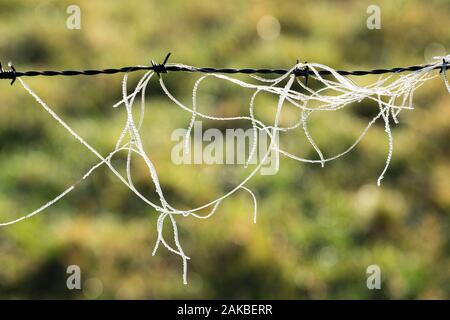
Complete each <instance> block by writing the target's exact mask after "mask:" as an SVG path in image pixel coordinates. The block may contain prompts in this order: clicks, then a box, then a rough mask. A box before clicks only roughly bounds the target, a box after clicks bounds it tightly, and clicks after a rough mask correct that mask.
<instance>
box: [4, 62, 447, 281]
mask: <svg viewBox="0 0 450 320" xmlns="http://www.w3.org/2000/svg"><path fill="white" fill-rule="evenodd" d="M449 58H450V56H446V57H436V59H437V62H436V64H433V65H430V66H429V67H427V68H424V69H422V70H418V71H415V72H412V73H409V74H407V75H400V74H394V75H389V76H384V75H383V76H380V77H379V78H378V80H377V81H375V82H374V83H372V84H370V85H366V86H362V85H359V84H356V83H355V82H353V81H352V80H350V79H349V78H347V77H345V76H342V75H340V74H338V73H337V72H336V71H335V70H334V69H332V68H330V67H328V66H325V65H322V64H318V63H299V64H297V65H295V66H294V67H292V68H291V69H290V70H289V71H288V72H287V73H286V74H284V75H282V76H280V77H278V78H276V79H267V78H262V77H257V76H253V75H251V76H250V77H252V78H253V80H254V82H256V83H249V82H244V81H241V80H238V79H235V78H232V77H230V76H226V75H221V74H206V75H204V76H202V77H201V78H200V79H198V80H197V82H196V83H195V85H194V87H193V92H192V105H191V106H187V105H185V104H183V103H182V102H180V101H179V100H178V99H177V98H175V97H174V96H173V95H172V94H171V93H170V91H169V90H168V88H167V87H166V85H165V83H164V80H163V77H159V84H160V86H161V88H162V90H163V91H164V93H165V94H166V95H167V97H168V98H169V99H170V100H171V101H172V102H174V103H175V104H176V105H177V106H179V107H180V108H181V109H183V110H185V111H187V112H189V113H191V115H192V117H191V121H190V124H189V126H188V130H187V133H186V137H185V139H184V142H185V143H186V144H188V143H189V139H190V135H191V134H190V133H191V130H192V128H193V126H194V122H195V120H196V119H197V118H203V119H208V120H218V121H230V120H245V121H249V122H250V123H251V125H252V130H253V133H254V134H253V141H252V145H251V149H250V154H249V156H248V158H247V161H246V165H248V164H249V163H250V160H251V159H252V157H253V156H254V154H255V151H256V146H257V143H258V141H257V139H258V135H257V134H256V133H257V132H258V131H264V132H265V133H266V134H267V135H268V137H269V138H270V144H269V148H268V149H267V152H266V153H265V154H264V156H263V157H261V159H260V161H259V162H257V164H256V166H255V168H254V169H253V170H252V171H251V172H250V173H249V174H248V176H247V177H246V178H245V179H243V180H242V181H241V182H240V183H239V184H237V185H236V186H235V187H234V188H232V189H231V190H230V191H228V192H227V193H225V194H223V195H222V196H220V197H218V198H217V199H215V200H213V201H210V202H208V203H205V204H203V205H201V206H199V207H196V208H192V209H189V210H180V209H177V208H175V207H173V206H172V205H170V204H169V202H168V201H167V200H166V198H165V196H164V191H163V189H162V188H161V185H160V182H159V177H158V173H157V171H156V169H155V166H154V164H153V162H152V160H151V157H150V156H149V155H148V153H147V152H146V150H145V149H144V147H143V143H142V138H141V135H140V129H141V127H142V123H143V119H144V114H145V100H146V95H145V91H146V88H147V86H148V84H149V81H150V80H151V79H152V77H153V76H154V74H155V73H154V72H153V71H149V72H147V73H145V74H144V76H143V77H142V78H141V79H140V80H139V82H138V83H137V85H136V87H135V88H134V89H133V90H132V92H131V93H129V92H128V88H127V80H128V74H125V76H124V78H123V82H122V95H123V98H122V99H121V100H120V101H119V102H117V103H116V104H115V105H114V106H113V107H114V108H118V107H121V108H123V109H124V111H125V112H126V114H127V119H126V122H125V124H124V127H123V130H122V132H121V134H120V136H119V138H118V140H117V143H116V146H115V148H114V150H112V151H111V152H110V153H109V154H108V155H106V156H102V155H101V154H100V153H99V152H98V151H97V150H96V149H95V148H94V147H93V146H91V145H90V144H89V143H88V142H87V141H86V140H84V139H83V138H82V137H81V136H80V135H79V134H78V133H76V132H75V131H74V130H73V129H72V128H71V127H70V126H69V125H68V124H67V123H66V122H64V120H62V118H61V117H60V116H59V115H57V114H56V113H55V112H54V111H53V110H52V109H51V108H50V107H49V106H48V105H47V104H46V103H45V102H44V101H43V100H42V99H41V98H40V97H39V96H38V95H37V94H36V93H35V92H34V91H33V90H32V89H31V88H30V87H29V86H28V85H27V84H26V83H25V82H24V81H23V80H22V79H21V78H19V79H18V81H19V82H20V83H21V84H22V86H23V87H24V88H25V90H26V91H27V92H28V93H29V94H30V95H31V96H33V97H34V99H35V100H36V101H37V102H38V103H39V104H40V105H41V106H42V107H43V108H44V110H45V111H47V112H48V113H49V114H50V115H51V116H52V117H53V119H54V120H56V121H57V122H58V123H59V124H60V125H61V126H62V127H64V128H65V129H66V130H67V131H68V132H69V133H70V134H71V135H72V136H73V137H75V138H76V139H77V140H78V141H79V142H80V143H81V144H82V145H84V146H85V147H86V148H87V149H88V150H89V151H90V152H92V153H93V154H94V155H95V156H96V157H97V158H98V159H99V160H100V161H99V162H98V163H97V164H95V165H94V166H92V167H91V168H90V169H89V170H88V171H87V172H86V173H85V174H84V176H83V177H82V178H81V179H80V180H79V181H77V182H76V183H74V184H73V185H71V186H70V187H68V188H67V189H66V190H64V191H63V192H62V193H61V194H60V195H58V196H57V197H55V198H54V199H52V200H51V201H49V202H47V203H46V204H44V205H43V206H41V207H40V208H38V209H37V210H35V211H33V212H31V213H29V214H27V215H24V216H22V217H20V218H18V219H16V220H13V221H9V222H5V223H1V224H0V226H7V225H11V224H14V223H17V222H19V221H22V220H25V219H28V218H31V217H33V216H34V215H36V214H38V213H40V212H42V211H43V210H45V209H46V208H48V207H50V206H51V205H53V204H54V203H55V202H57V201H58V200H60V199H61V198H63V197H64V196H66V195H67V194H68V193H70V192H71V191H73V190H74V189H75V187H76V186H77V185H78V184H79V183H81V182H82V181H83V180H85V179H86V178H87V177H89V176H90V175H91V174H92V172H94V170H96V169H97V168H98V167H100V166H102V165H106V166H107V167H108V168H109V169H110V170H111V171H112V172H113V173H114V175H115V176H116V177H117V178H118V179H119V180H120V181H121V182H122V183H123V184H124V185H125V186H126V187H127V188H129V189H130V190H131V191H132V192H133V193H134V194H136V195H137V196H138V197H139V198H140V199H141V200H142V201H144V202H145V203H146V204H147V205H149V206H150V207H152V208H153V209H154V210H155V211H156V212H157V213H158V215H159V216H158V220H157V240H156V244H155V247H154V250H153V255H155V254H156V252H157V250H158V248H159V247H160V245H161V244H162V245H163V246H164V247H165V248H166V249H167V250H169V251H171V252H173V253H174V254H176V255H178V256H180V258H181V259H182V265H183V283H184V284H187V261H188V260H189V259H190V258H189V257H188V256H187V255H186V254H185V252H184V250H183V248H182V246H181V245H180V241H179V237H178V227H177V222H176V217H180V216H181V217H188V216H192V217H195V218H198V219H207V218H209V217H211V216H212V215H214V213H215V212H216V211H217V208H218V206H219V205H220V204H221V202H222V201H223V200H225V199H226V198H228V197H230V196H231V195H233V194H234V193H236V192H237V191H239V190H244V191H246V192H248V193H249V194H250V195H251V197H252V199H253V205H254V212H253V216H254V222H256V214H257V200H256V197H255V195H254V193H253V192H252V191H251V190H250V189H248V188H247V187H246V184H247V183H248V182H249V180H250V179H251V178H252V177H253V176H254V175H255V174H256V173H258V171H259V170H260V168H261V166H262V165H263V163H264V162H265V161H266V159H267V157H268V156H269V154H270V153H271V152H275V166H276V169H278V167H279V165H280V160H279V157H280V155H283V156H286V157H288V158H291V159H294V160H297V161H300V162H307V163H320V164H321V165H322V166H324V165H325V163H326V162H329V161H332V160H336V159H338V158H340V157H342V156H343V155H345V154H346V153H348V152H350V151H351V150H352V149H353V148H355V146H356V145H357V144H358V143H359V142H360V141H361V140H362V138H363V137H364V136H365V134H366V133H367V131H368V130H369V128H370V127H371V126H372V125H373V124H374V123H375V122H376V121H377V120H379V119H381V120H382V121H383V122H384V126H385V131H386V135H387V139H388V145H389V148H388V153H387V157H386V164H385V166H384V168H383V170H382V171H381V174H380V175H379V178H378V181H377V184H378V185H380V183H381V180H382V179H383V177H384V174H385V173H386V171H387V169H388V166H389V163H390V161H391V157H392V153H393V148H394V139H393V136H392V132H391V124H392V123H395V124H397V123H398V116H399V114H400V112H401V111H403V110H412V109H413V95H414V92H415V90H416V89H417V88H419V87H420V86H422V85H423V84H424V83H425V82H426V81H428V80H430V79H433V78H435V77H436V76H438V74H436V73H435V72H433V69H434V68H435V67H436V66H438V65H439V64H440V63H441V61H442V59H445V60H444V61H448V60H449ZM172 65H176V66H180V67H184V68H188V69H189V68H192V67H190V66H186V65H181V64H172ZM297 68H300V69H302V68H309V70H311V71H312V72H313V73H314V75H312V76H311V77H312V78H314V79H315V80H316V81H318V82H320V84H321V86H320V89H317V90H313V89H311V88H309V87H307V86H306V85H304V84H303V83H302V82H301V81H299V80H298V79H297V78H296V76H295V74H294V71H295V70H298V69H297ZM319 70H327V71H329V72H330V74H331V75H330V76H329V77H327V79H325V78H324V77H322V76H321V75H320V74H319ZM433 73H434V74H433ZM440 74H441V75H442V77H443V79H444V83H445V85H446V87H447V90H448V91H449V93H450V85H449V82H448V80H447V78H446V73H445V70H442V72H441V73H440ZM210 77H215V78H217V79H221V80H225V81H228V82H230V83H232V84H235V85H238V86H240V87H242V88H245V89H248V90H251V91H253V92H254V93H253V95H252V96H251V99H250V101H249V106H248V115H243V116H237V117H217V116H215V115H213V114H205V113H202V112H200V111H199V110H198V105H197V91H198V89H199V87H200V84H201V83H202V82H203V81H204V80H205V79H207V78H210ZM295 81H296V82H297V83H298V85H299V86H300V87H301V88H302V91H303V92H305V93H301V92H299V91H296V90H293V89H292V86H293V84H294V82H295ZM282 84H284V85H282ZM262 92H265V93H269V94H272V95H275V96H276V97H278V103H277V106H276V113H275V116H274V118H273V122H272V123H270V124H266V123H264V122H263V121H261V120H258V119H257V118H256V117H255V113H254V111H255V107H256V106H255V98H256V96H257V95H258V94H259V93H262ZM139 95H140V98H141V100H140V114H139V117H138V119H135V118H134V116H133V108H134V107H135V104H136V103H135V102H136V98H137V97H138V96H139ZM364 99H369V100H372V101H375V102H376V104H377V105H378V108H379V112H378V114H377V115H376V116H374V117H373V118H372V119H371V120H370V122H369V123H368V124H367V126H366V127H365V129H364V130H363V131H362V133H361V134H360V135H359V136H358V137H357V138H356V140H355V141H354V143H353V144H352V145H351V146H350V147H348V148H347V149H345V150H344V151H342V152H340V153H339V154H336V155H334V156H331V157H325V156H324V155H323V153H322V151H321V150H320V148H319V146H318V145H317V144H316V143H315V141H314V138H313V137H312V135H311V133H310V132H309V131H308V125H307V124H308V118H309V117H310V116H311V115H312V114H313V113H317V112H332V111H337V110H340V109H343V108H345V107H346V106H349V105H350V104H352V103H355V102H361V101H363V100H364ZM285 101H288V102H289V103H291V104H292V105H293V106H295V107H296V108H298V109H299V111H300V115H299V117H298V119H297V121H296V122H295V123H294V124H293V125H291V126H289V127H282V126H281V125H280V117H281V114H282V110H283V105H284V102H285ZM295 129H301V130H303V132H304V134H305V136H306V138H307V140H308V142H309V143H310V144H311V146H312V147H313V148H314V150H315V152H316V153H317V158H316V159H305V158H301V157H298V156H296V155H294V154H292V153H290V152H289V151H287V150H284V149H282V148H281V147H280V145H279V142H278V140H277V139H276V137H277V135H280V134H283V133H286V132H288V131H291V130H295ZM186 150H189V148H186ZM119 152H126V154H127V161H126V175H123V174H121V173H119V171H118V170H117V169H116V168H115V167H114V166H113V165H112V164H111V160H112V159H113V157H114V156H115V155H116V154H118V153H119ZM133 155H135V156H138V157H141V158H142V159H143V160H144V162H145V164H146V166H147V169H148V172H149V174H150V177H151V182H152V184H153V186H154V188H155V191H156V193H157V195H158V197H159V202H154V201H151V200H149V198H148V197H146V196H145V195H144V194H142V193H141V192H140V191H138V190H137V189H136V187H135V186H134V183H133V177H132V174H131V162H132V159H133V157H132V156H133ZM201 210H203V211H204V210H207V213H206V214H201V213H200V211H201ZM166 219H169V222H170V225H171V227H172V234H173V243H169V242H168V241H167V240H166V239H165V237H164V236H163V227H164V225H165V221H166Z"/></svg>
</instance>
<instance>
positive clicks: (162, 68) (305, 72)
mask: <svg viewBox="0 0 450 320" xmlns="http://www.w3.org/2000/svg"><path fill="white" fill-rule="evenodd" d="M170 55H171V53H168V54H167V55H166V57H165V59H164V62H163V63H156V62H154V61H153V60H152V61H151V65H149V66H129V67H122V68H108V69H101V70H97V69H88V70H46V71H35V70H31V71H17V70H16V69H15V68H14V66H13V65H12V64H11V63H9V64H8V65H9V67H10V70H5V69H3V67H2V64H1V62H0V79H9V80H12V81H11V84H13V83H14V82H15V80H16V78H19V77H37V76H45V77H54V76H79V75H85V76H94V75H99V74H116V73H129V72H136V71H142V70H152V71H154V72H155V73H157V74H158V75H160V74H161V73H167V72H180V71H184V72H199V73H222V74H277V75H282V74H285V73H287V72H289V69H270V68H256V69H255V68H211V67H193V66H186V65H166V63H167V61H168V59H169V57H170ZM297 63H298V61H297ZM431 66H433V64H422V65H413V66H407V67H394V68H390V69H372V70H353V71H348V70H336V72H337V73H338V74H340V75H344V76H345V75H352V76H365V75H377V74H387V73H401V72H413V71H418V70H422V69H425V68H428V67H431ZM449 66H450V63H449V62H448V61H446V60H445V59H443V60H442V65H437V66H435V67H434V68H433V69H441V72H444V71H445V70H446V69H447V68H448V67H449ZM293 73H294V74H295V75H296V76H299V77H300V76H303V77H308V76H309V75H314V72H313V71H311V70H309V69H308V68H304V69H300V68H296V69H294V71H293ZM318 73H319V75H321V76H323V75H330V74H331V72H330V71H328V70H320V71H318Z"/></svg>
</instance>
